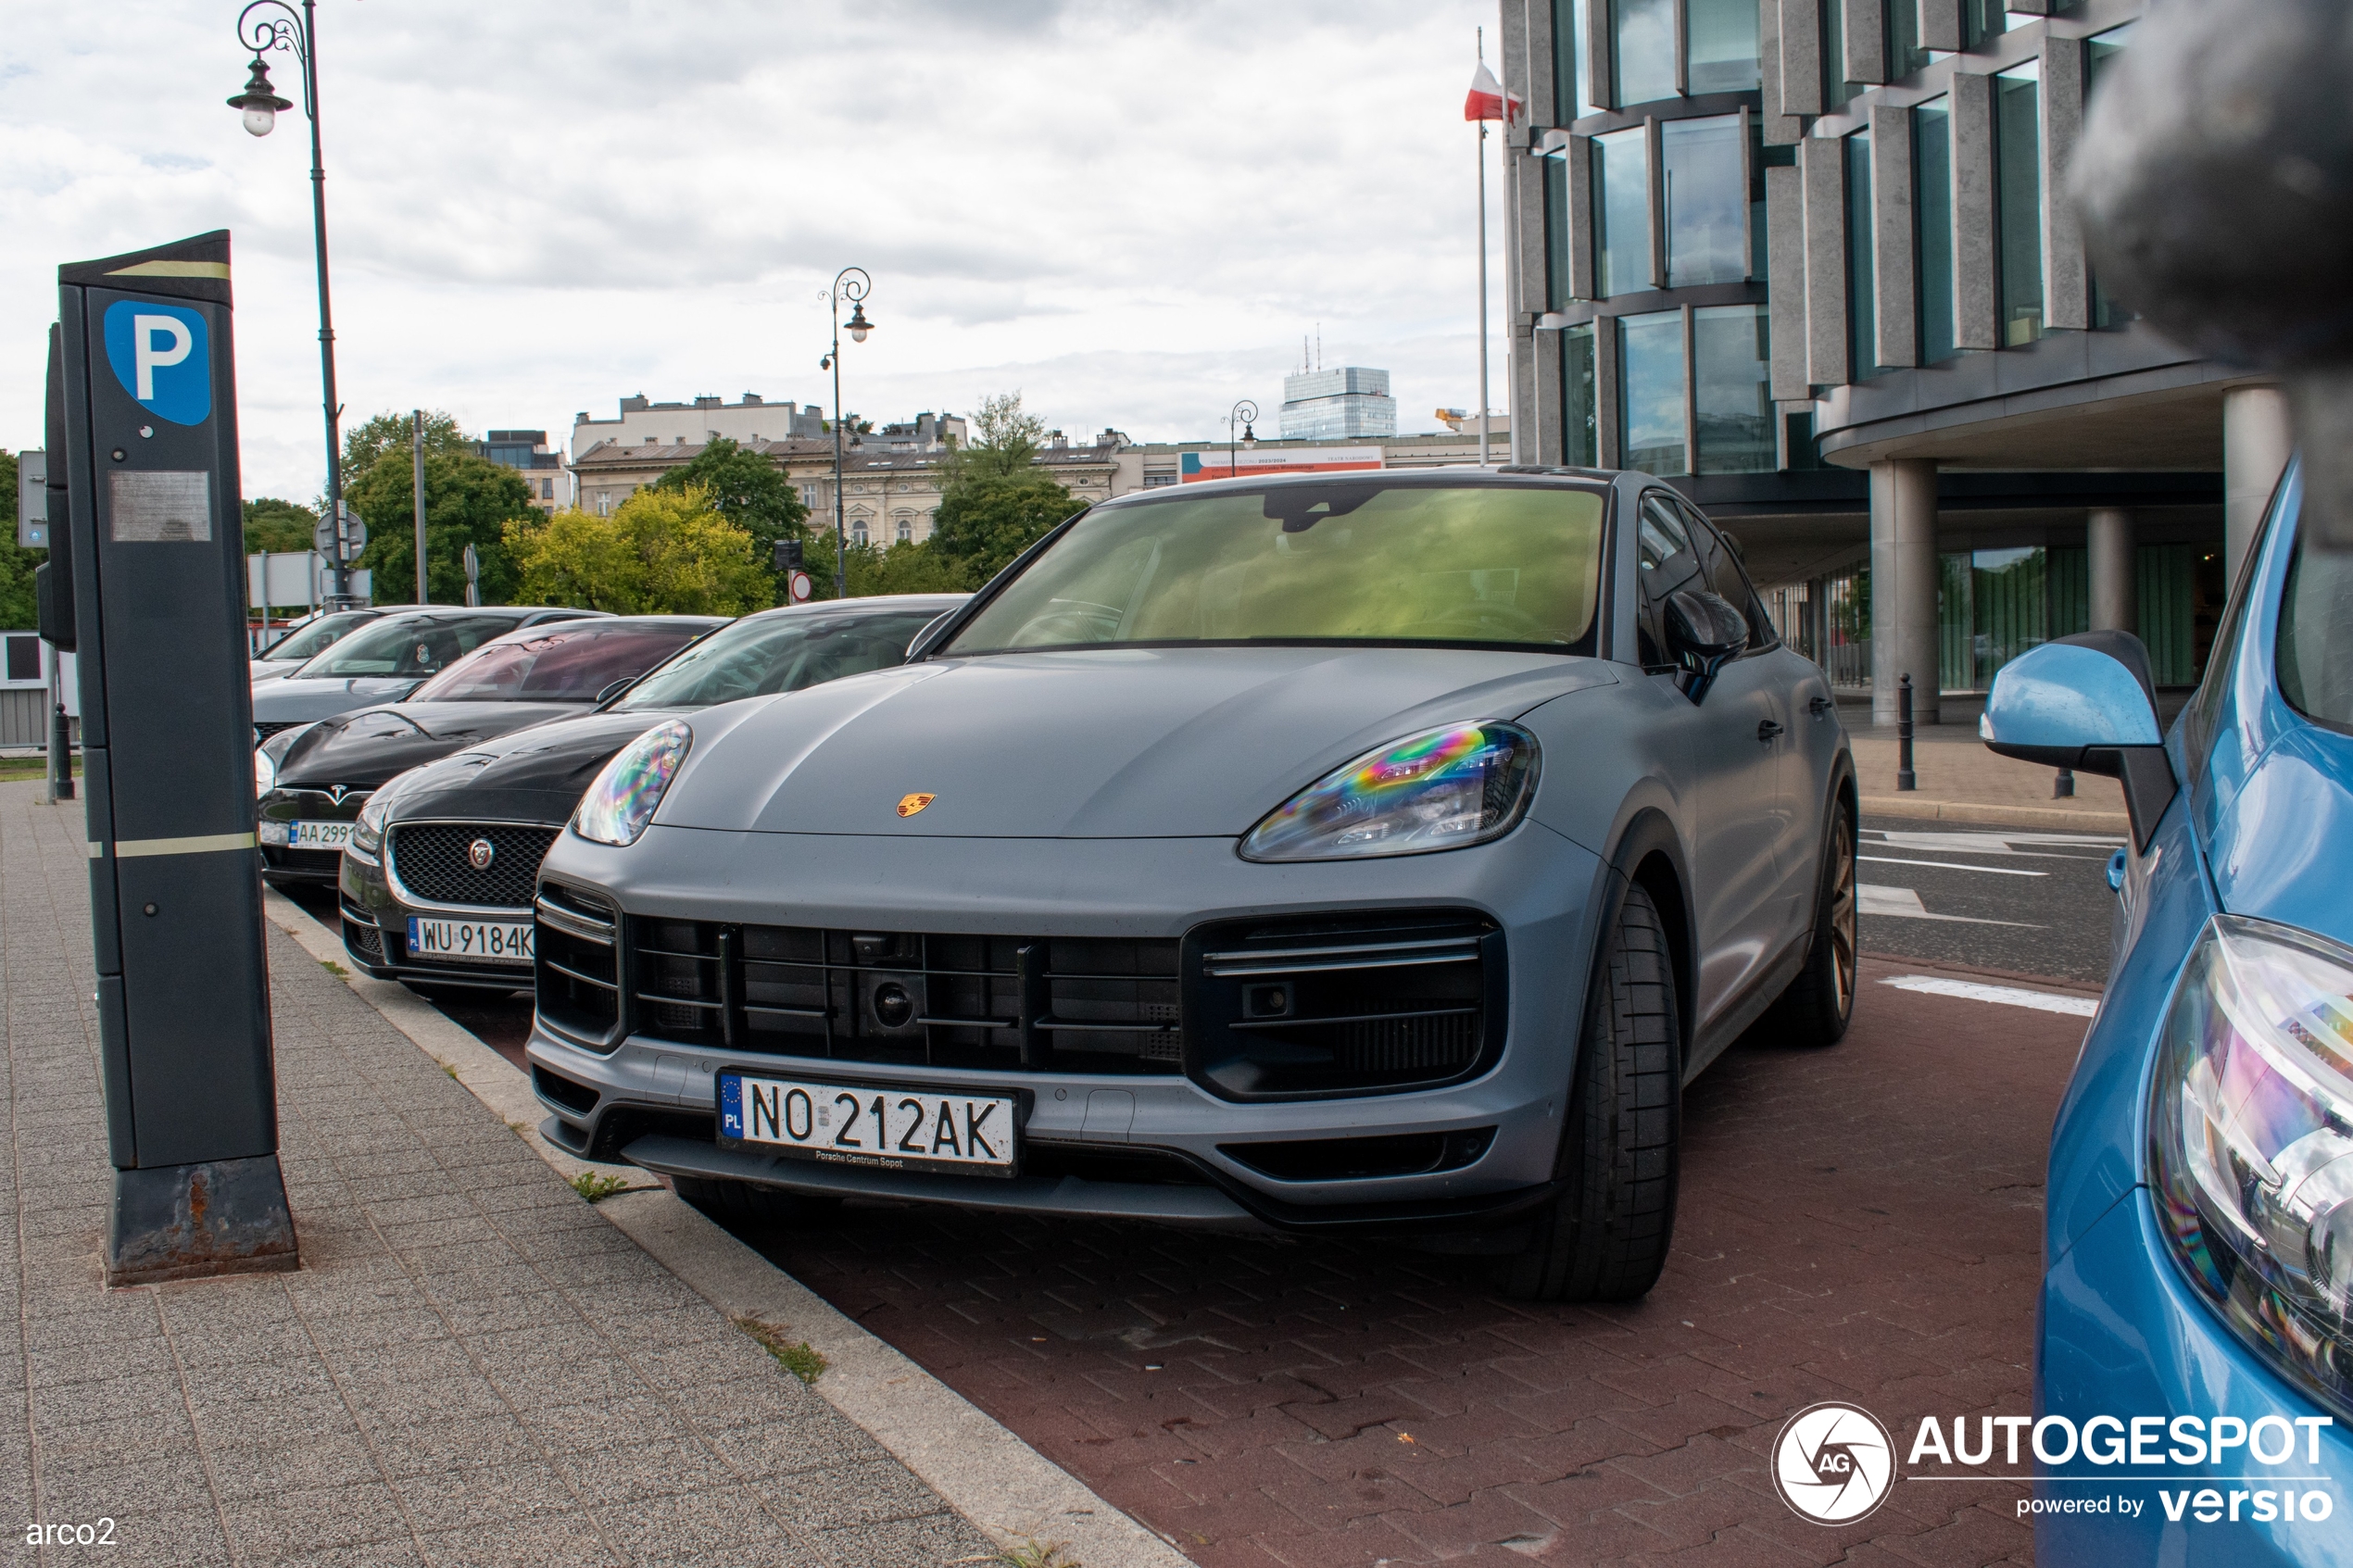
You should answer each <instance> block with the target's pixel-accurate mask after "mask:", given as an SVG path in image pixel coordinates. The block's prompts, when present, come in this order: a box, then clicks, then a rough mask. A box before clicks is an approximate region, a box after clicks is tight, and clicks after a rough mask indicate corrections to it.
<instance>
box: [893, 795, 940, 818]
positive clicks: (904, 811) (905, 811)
mask: <svg viewBox="0 0 2353 1568" xmlns="http://www.w3.org/2000/svg"><path fill="white" fill-rule="evenodd" d="M938 798H939V797H937V796H936V795H902V796H900V797H899V814H900V816H902V817H912V816H913V815H914V814H915V813H916V812H918V811H920V810H922V809H924V808H925V807H926V806H928V805H930V804H931V803H932V802H933V801H935V800H937V799H938Z"/></svg>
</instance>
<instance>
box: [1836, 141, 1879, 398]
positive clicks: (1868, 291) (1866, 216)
mask: <svg viewBox="0 0 2353 1568" xmlns="http://www.w3.org/2000/svg"><path fill="white" fill-rule="evenodd" d="M1873 221H1874V220H1873V216H1872V210H1871V133H1870V132H1868V131H1857V132H1855V133H1854V134H1853V135H1851V136H1849V137H1847V138H1846V363H1847V366H1848V373H1849V375H1850V377H1851V378H1852V379H1853V380H1855V381H1869V380H1870V379H1871V378H1872V377H1873V376H1876V375H1879V374H1881V373H1882V372H1883V371H1885V370H1886V369H1887V367H1886V366H1884V365H1881V363H1879V275H1878V272H1877V271H1876V270H1875V269H1874V267H1873V264H1872V256H1871V226H1872V223H1873Z"/></svg>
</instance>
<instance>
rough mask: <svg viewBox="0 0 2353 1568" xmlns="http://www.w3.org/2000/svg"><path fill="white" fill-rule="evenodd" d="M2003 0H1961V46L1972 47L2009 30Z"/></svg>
mask: <svg viewBox="0 0 2353 1568" xmlns="http://www.w3.org/2000/svg"><path fill="white" fill-rule="evenodd" d="M2006 10H2007V6H2005V5H2004V0H1961V47H1962V48H1964V49H1974V48H1977V47H1978V46H1979V45H1981V44H1983V43H1984V42H1985V41H1986V40H1987V39H1989V38H1998V37H2000V36H2001V35H2002V34H2003V33H2005V32H2007V31H2009V25H2010V21H2009V18H2008V17H2007V16H2006V15H2005V14H2004V12H2005V11H2006Z"/></svg>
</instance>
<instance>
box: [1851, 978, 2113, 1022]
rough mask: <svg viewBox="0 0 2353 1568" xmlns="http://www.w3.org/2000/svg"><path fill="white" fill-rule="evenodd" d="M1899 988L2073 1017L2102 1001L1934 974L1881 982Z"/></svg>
mask: <svg viewBox="0 0 2353 1568" xmlns="http://www.w3.org/2000/svg"><path fill="white" fill-rule="evenodd" d="M1880 984H1881V985H1893V986H1894V987H1895V988H1896V989H1897V990H1899V991H1920V992H1924V993H1926V994H1927V995H1929V996H1931V997H1961V998H1962V999H1963V1000H1965V1001H1972V1002H1998V1003H2000V1004H2001V1005H2002V1006H2004V1007H2013V1008H2032V1009H2034V1010H2036V1011H2038V1012H2063V1013H2066V1014H2068V1015H2069V1016H2070V1017H2073V1018H2089V1017H2091V1016H2092V1015H2093V1014H2094V1013H2095V1012H2097V1011H2099V1010H2100V1004H2099V1003H2098V1002H2096V1001H2095V1000H2094V999H2093V998H2091V997H2059V996H2054V995H2052V994H2051V993H2050V992H2048V991H2029V990H2027V989H2026V988H2025V987H2023V986H2020V985H1984V984H1982V983H1981V982H1979V981H1975V980H1947V979H1945V978H1944V977H1943V976H1941V975H1933V974H1897V975H1891V976H1889V977H1888V978H1887V979H1884V980H1882V981H1881V982H1880Z"/></svg>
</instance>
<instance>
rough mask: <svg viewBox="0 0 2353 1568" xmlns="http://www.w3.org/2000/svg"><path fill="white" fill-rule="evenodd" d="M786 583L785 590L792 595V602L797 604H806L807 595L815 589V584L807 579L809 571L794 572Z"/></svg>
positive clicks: (807, 600)
mask: <svg viewBox="0 0 2353 1568" xmlns="http://www.w3.org/2000/svg"><path fill="white" fill-rule="evenodd" d="M786 583H787V586H786V592H788V593H789V594H791V595H792V602H793V603H795V604H797V605H805V604H807V603H808V602H809V596H810V595H811V594H812V593H813V592H814V591H815V584H814V583H811V582H810V581H809V573H807V572H805V571H796V572H794V573H793V574H792V576H791V577H790V578H789V579H787V580H786Z"/></svg>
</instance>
